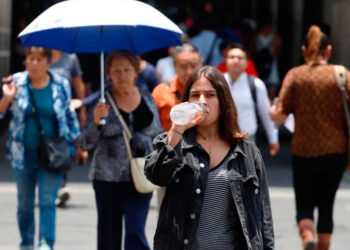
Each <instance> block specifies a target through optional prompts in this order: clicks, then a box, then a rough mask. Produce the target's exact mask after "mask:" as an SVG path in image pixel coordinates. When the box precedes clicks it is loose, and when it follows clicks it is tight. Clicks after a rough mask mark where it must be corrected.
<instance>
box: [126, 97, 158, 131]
mask: <svg viewBox="0 0 350 250" xmlns="http://www.w3.org/2000/svg"><path fill="white" fill-rule="evenodd" d="M119 110H120V114H121V115H122V117H123V119H124V121H125V123H126V124H127V125H128V127H129V128H130V130H132V131H134V132H136V131H141V130H143V129H144V128H146V127H148V126H149V125H150V124H151V122H152V120H153V114H152V112H151V111H150V110H149V108H148V107H147V105H146V103H145V100H144V99H143V97H142V98H141V102H140V104H139V106H137V108H136V109H135V110H134V111H133V112H131V113H127V112H125V111H123V110H121V109H119Z"/></svg>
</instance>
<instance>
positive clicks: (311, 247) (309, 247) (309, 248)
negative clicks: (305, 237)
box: [304, 240, 316, 250]
mask: <svg viewBox="0 0 350 250" xmlns="http://www.w3.org/2000/svg"><path fill="white" fill-rule="evenodd" d="M315 249H316V243H315V241H314V240H309V241H308V242H306V245H305V248H304V250H315Z"/></svg>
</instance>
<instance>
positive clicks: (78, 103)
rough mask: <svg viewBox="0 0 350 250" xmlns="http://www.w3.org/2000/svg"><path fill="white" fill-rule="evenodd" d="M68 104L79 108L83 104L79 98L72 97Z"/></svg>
mask: <svg viewBox="0 0 350 250" xmlns="http://www.w3.org/2000/svg"><path fill="white" fill-rule="evenodd" d="M70 104H71V105H72V106H73V108H74V109H79V108H80V107H81V106H82V105H83V102H82V101H81V100H80V99H72V100H71V101H70Z"/></svg>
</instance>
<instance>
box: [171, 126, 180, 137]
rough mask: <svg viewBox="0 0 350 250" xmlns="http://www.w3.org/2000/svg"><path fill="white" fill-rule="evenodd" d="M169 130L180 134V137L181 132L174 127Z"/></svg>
mask: <svg viewBox="0 0 350 250" xmlns="http://www.w3.org/2000/svg"><path fill="white" fill-rule="evenodd" d="M170 130H171V131H173V132H174V133H175V134H178V135H180V136H181V137H182V134H181V133H180V132H179V131H177V130H176V129H173V128H172V129H170Z"/></svg>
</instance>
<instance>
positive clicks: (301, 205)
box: [292, 153, 347, 233]
mask: <svg viewBox="0 0 350 250" xmlns="http://www.w3.org/2000/svg"><path fill="white" fill-rule="evenodd" d="M346 160H347V155H346V153H342V154H330V155H325V156H321V157H313V158H304V157H297V156H293V157H292V163H293V184H294V192H295V199H296V210H297V213H296V219H297V222H299V221H300V220H302V219H311V220H314V216H313V214H314V210H315V208H317V209H318V221H317V232H318V233H332V232H333V205H334V199H335V194H336V192H337V189H338V187H339V183H340V181H341V178H342V176H343V173H344V170H345V168H346Z"/></svg>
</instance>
